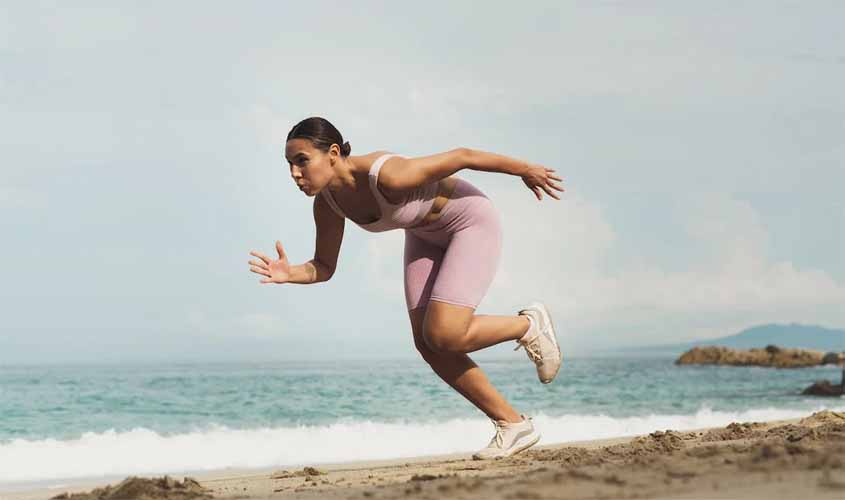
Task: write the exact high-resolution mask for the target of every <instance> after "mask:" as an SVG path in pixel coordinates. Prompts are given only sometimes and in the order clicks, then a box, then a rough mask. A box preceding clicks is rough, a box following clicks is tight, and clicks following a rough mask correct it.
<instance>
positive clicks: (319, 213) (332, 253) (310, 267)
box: [294, 195, 346, 283]
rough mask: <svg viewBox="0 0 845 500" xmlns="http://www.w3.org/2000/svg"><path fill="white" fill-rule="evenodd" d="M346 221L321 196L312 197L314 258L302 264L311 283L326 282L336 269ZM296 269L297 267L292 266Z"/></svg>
mask: <svg viewBox="0 0 845 500" xmlns="http://www.w3.org/2000/svg"><path fill="white" fill-rule="evenodd" d="M345 221H346V219H344V218H343V217H341V216H339V215H338V214H336V213H335V211H334V210H332V208H331V207H330V206H329V204H328V202H326V200H325V199H324V198H323V197H322V196H321V195H317V196H315V197H314V225H315V226H316V227H317V242H316V244H315V246H314V258H313V259H311V260H309V261H308V262H306V263H305V264H303V265H302V266H303V267H306V266H307V267H306V273H307V276H308V278H309V279H312V281H304V283H319V282H321V281H328V280H329V279H330V278H331V277H332V275H333V274H334V271H335V269H337V258H338V256H339V255H340V244H341V243H342V242H343V226H344V224H345ZM294 267H297V266H294Z"/></svg>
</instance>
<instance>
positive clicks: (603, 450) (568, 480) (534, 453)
mask: <svg viewBox="0 0 845 500" xmlns="http://www.w3.org/2000/svg"><path fill="white" fill-rule="evenodd" d="M192 477H193V478H194V479H196V480H197V481H198V483H199V485H197V487H196V488H195V490H192V491H189V490H180V489H177V488H172V487H171V488H170V489H168V488H167V487H165V488H156V487H153V486H152V484H151V482H150V481H144V480H142V482H141V483H139V484H134V485H132V486H133V488H136V490H135V491H137V492H138V493H136V494H146V495H147V497H148V498H162V499H164V498H167V499H176V498H178V499H181V498H199V497H200V496H199V495H198V494H199V493H202V489H203V488H204V489H205V493H206V494H207V495H211V496H213V497H214V498H230V499H236V498H237V499H244V500H252V499H256V500H257V499H265V498H273V499H295V498H303V499H305V498H308V499H318V498H321V499H322V498H324V499H329V500H334V499H353V498H355V499H360V498H384V499H394V498H403V499H407V498H411V499H414V498H420V499H422V498H430V499H437V498H456V499H474V498H479V499H481V498H483V499H547V498H548V499H552V498H554V499H576V498H767V499H771V498H790V499H794V498H836V499H839V498H843V496H845V414H843V413H836V412H830V411H823V412H818V413H814V414H813V415H811V416H808V417H806V418H803V419H798V420H787V421H777V422H768V423H756V422H742V423H732V424H730V425H728V426H726V427H721V428H712V429H701V430H696V431H687V432H675V431H672V430H664V431H656V432H653V433H651V434H649V435H645V436H637V437H633V438H618V439H610V440H600V441H586V442H579V443H564V444H556V445H545V446H537V447H534V448H532V449H530V450H528V451H526V452H523V453H521V454H519V455H517V456H514V457H511V458H509V459H503V460H481V461H478V460H472V458H471V457H470V454H456V455H448V456H436V457H419V458H415V459H403V460H390V461H380V462H355V463H347V464H333V465H319V466H316V467H305V468H302V469H288V470H285V469H272V470H269V469H268V470H260V471H256V470H252V471H237V472H232V471H227V472H225V473H220V472H218V473H208V474H203V475H195V476H192ZM175 479H178V480H181V479H182V478H181V477H178V476H177V477H176V478H175ZM112 485H113V486H114V485H116V483H114V482H113V483H112ZM94 486H100V487H101V486H104V484H99V485H87V487H83V486H80V487H77V488H73V489H68V490H66V492H67V493H68V495H67V496H66V498H71V499H74V500H77V499H82V498H119V497H122V496H121V495H120V492H119V491H117V490H116V488H112V489H111V490H110V491H100V492H98V493H99V495H96V496H92V495H85V496H82V494H83V493H84V492H90V491H91V488H92V487H94ZM171 486H172V484H171ZM124 491H125V490H124ZM62 493H63V491H62V490H58V491H57V490H38V491H28V492H17V493H13V494H0V498H3V499H4V500H30V499H35V498H41V499H47V498H51V497H55V496H56V495H61V494H62Z"/></svg>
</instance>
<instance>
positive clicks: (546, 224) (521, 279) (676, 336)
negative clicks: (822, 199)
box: [366, 189, 845, 346]
mask: <svg viewBox="0 0 845 500" xmlns="http://www.w3.org/2000/svg"><path fill="white" fill-rule="evenodd" d="M523 191H525V192H523ZM492 198H493V200H494V203H495V204H496V206H497V207H498V208H499V210H500V213H501V214H502V222H503V228H504V243H503V254H502V263H501V267H500V269H499V272H498V274H497V276H496V279H495V280H494V282H493V284H492V286H491V289H490V290H489V292H488V294H487V297H486V298H485V300H484V302H482V304H481V306H480V307H479V313H484V314H513V313H515V311H516V310H517V309H518V308H519V307H520V306H522V305H524V304H526V303H528V302H530V301H532V300H542V301H544V302H545V303H546V304H547V305H548V306H549V307H550V308H551V309H552V310H553V311H554V313H555V317H556V321H557V322H559V323H560V324H561V325H566V327H565V328H566V330H567V331H568V332H569V333H571V334H573V336H574V337H580V338H575V339H570V342H574V343H575V344H578V345H582V346H584V345H589V344H590V339H592V341H597V342H598V343H601V342H602V337H603V336H604V337H607V338H606V339H604V340H610V339H611V338H615V339H616V340H618V341H619V342H621V343H622V344H628V345H631V344H638V343H640V344H643V343H653V342H660V341H666V342H671V341H673V340H681V339H682V338H683V339H691V338H698V337H700V336H705V337H706V336H718V335H725V334H728V333H733V332H734V331H735V330H737V329H740V328H743V327H746V326H749V325H752V324H756V323H762V322H772V321H781V322H793V321H799V322H810V323H821V324H830V325H842V324H843V323H845V312H843V311H842V310H841V309H842V308H841V304H843V303H845V286H843V284H842V283H838V282H836V281H835V280H834V279H833V278H831V277H830V276H829V275H828V274H827V273H825V272H824V271H823V270H820V269H812V268H798V267H797V266H796V265H795V264H794V263H792V262H790V261H785V260H772V259H771V258H770V256H769V253H768V240H769V234H768V230H767V228H766V227H765V225H764V224H763V222H762V220H761V218H760V216H759V214H758V213H757V212H756V211H755V210H754V208H753V207H752V206H751V205H750V204H749V203H747V202H745V201H742V200H738V199H735V198H732V197H730V196H727V195H724V194H697V195H691V196H689V197H687V198H686V199H685V200H684V202H683V203H682V204H681V205H680V206H679V207H677V208H676V210H679V211H680V215H679V216H680V217H682V218H683V220H684V221H685V226H684V228H685V231H686V238H687V239H688V243H689V244H690V245H692V246H693V247H696V249H697V253H696V252H693V253H690V254H689V255H690V257H689V258H688V259H687V260H686V261H685V265H684V267H683V268H682V269H680V270H677V269H676V270H669V269H666V268H665V266H662V265H661V262H660V261H659V260H657V259H656V258H648V257H646V258H628V259H627V260H626V261H624V262H621V263H619V262H611V261H610V260H611V259H612V258H613V256H614V255H617V252H614V250H618V249H617V248H616V247H618V246H619V245H621V244H623V242H621V241H619V238H618V236H617V234H616V232H615V231H614V229H613V227H612V226H611V224H610V223H609V222H608V220H607V218H606V217H605V215H604V213H603V210H602V208H601V205H600V204H599V203H598V202H596V201H593V200H590V199H587V198H586V197H584V196H583V195H582V194H580V193H578V192H573V191H572V190H567V192H566V194H564V196H563V199H562V201H561V202H555V201H551V200H549V199H548V197H546V198H544V200H543V201H542V202H536V200H534V198H533V195H531V194H530V193H529V192H528V191H527V190H524V189H523V190H500V191H497V192H496V193H495V195H494V196H493V197H492ZM660 222H661V221H653V223H654V224H655V226H660ZM396 233H401V232H399V231H396ZM367 245H368V246H367V249H368V251H367V254H366V255H367V258H368V261H369V267H370V272H371V273H372V276H373V279H372V280H371V281H370V282H369V284H368V286H369V287H370V289H372V290H376V291H379V292H382V293H384V294H386V295H393V294H395V293H396V287H397V285H398V284H399V285H401V278H402V275H401V272H400V271H398V270H396V269H397V268H398V266H397V265H396V264H393V263H396V262H398V263H401V262H402V238H401V237H396V236H391V237H380V238H374V239H372V240H371V241H369V242H368V244H367ZM632 250H636V249H631V248H623V249H622V251H623V253H622V254H623V255H629V254H633V253H635V252H633V251H632ZM696 255H701V256H703V258H696V257H695V256H696ZM625 332H627V333H626V334H625ZM623 334H624V335H623Z"/></svg>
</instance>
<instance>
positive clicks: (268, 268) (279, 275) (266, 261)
mask: <svg viewBox="0 0 845 500" xmlns="http://www.w3.org/2000/svg"><path fill="white" fill-rule="evenodd" d="M276 251H277V252H279V259H278V260H271V259H270V258H269V257H267V256H266V255H264V254H263V253H261V252H256V251H255V250H253V251H251V252H249V254H250V255H252V256H254V257H258V258H259V259H261V262H259V261H257V260H251V261H249V264H250V268H249V269H250V271H252V272H254V273H257V274H260V275H262V276H266V278H264V279H263V280H261V283H279V284H281V283H287V282H288V281H289V280H290V264H288V257H287V255H285V251H284V249H283V248H282V242H280V241H279V240H276Z"/></svg>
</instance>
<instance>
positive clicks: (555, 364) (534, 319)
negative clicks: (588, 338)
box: [514, 302, 563, 384]
mask: <svg viewBox="0 0 845 500" xmlns="http://www.w3.org/2000/svg"><path fill="white" fill-rule="evenodd" d="M519 314H520V315H523V316H528V318H529V322H530V323H531V326H529V327H528V331H527V332H525V335H523V336H522V338H521V339H519V340H517V341H516V342H517V344H519V345H518V346H516V348H515V349H514V351H516V350H517V349H519V348H520V347H524V348H525V353H526V354H528V358H529V359H530V360H531V361H533V362H534V364H535V365H537V377H538V378H539V379H540V382H542V383H544V384H548V383H549V382H551V381H552V380H554V378H555V377H556V376H557V372H558V370H560V365H561V363H562V362H563V357H562V356H561V354H560V347H559V346H558V343H557V338H556V337H555V327H554V325H553V324H552V317H551V315H549V311H548V309H546V306H544V305H543V304H542V303H540V302H534V303H532V304H531V305H529V306H528V307H526V308H525V309H522V310H520V311H519Z"/></svg>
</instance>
